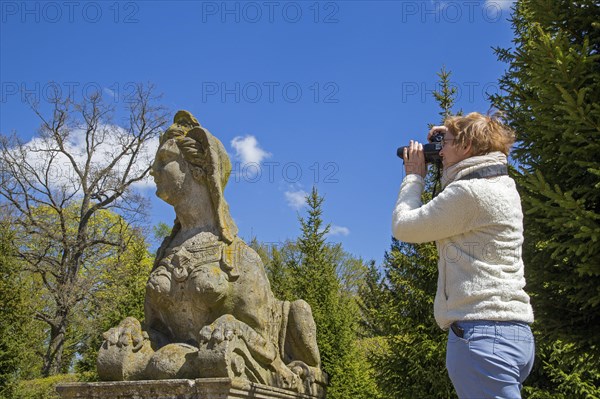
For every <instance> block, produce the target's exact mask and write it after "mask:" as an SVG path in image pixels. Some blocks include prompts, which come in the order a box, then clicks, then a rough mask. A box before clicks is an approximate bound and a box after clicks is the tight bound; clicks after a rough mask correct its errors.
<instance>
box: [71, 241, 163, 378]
mask: <svg viewBox="0 0 600 399" xmlns="http://www.w3.org/2000/svg"><path fill="white" fill-rule="evenodd" d="M131 233H132V235H131V237H130V239H129V241H128V245H127V247H126V250H125V251H124V252H123V253H122V254H120V255H119V256H118V257H116V258H114V259H109V262H108V263H109V264H107V265H106V267H105V268H104V269H103V273H102V274H101V276H100V278H99V279H98V285H99V286H100V287H101V288H100V289H99V290H98V291H97V293H96V295H95V296H94V298H93V301H90V302H88V303H87V306H88V309H87V310H86V311H85V312H84V314H85V315H88V317H86V318H85V320H84V322H85V323H86V325H87V327H88V328H87V329H86V330H85V334H84V335H83V336H82V337H81V341H80V345H79V347H78V352H80V353H81V354H82V357H81V359H80V360H79V361H78V362H77V364H76V367H75V369H76V371H77V374H78V376H79V378H80V379H81V380H84V381H95V380H97V378H98V376H97V374H96V358H97V355H98V349H99V348H100V345H101V344H102V335H101V334H102V332H104V331H107V330H108V329H110V328H111V327H114V326H116V325H118V324H119V323H120V322H121V321H122V320H123V319H125V318H126V317H129V316H132V317H135V318H137V319H138V320H143V319H144V298H145V294H146V281H147V280H148V276H149V275H150V272H151V270H152V264H153V259H154V257H153V256H152V255H151V254H150V252H149V251H148V245H147V243H146V241H145V240H144V237H142V235H141V234H140V232H138V231H132V232H131Z"/></svg>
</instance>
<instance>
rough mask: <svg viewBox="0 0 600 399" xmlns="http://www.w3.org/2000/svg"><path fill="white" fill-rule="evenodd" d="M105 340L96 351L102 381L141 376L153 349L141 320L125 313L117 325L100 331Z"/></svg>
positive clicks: (131, 378)
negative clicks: (126, 315) (103, 331)
mask: <svg viewBox="0 0 600 399" xmlns="http://www.w3.org/2000/svg"><path fill="white" fill-rule="evenodd" d="M102 336H103V338H104V342H103V343H102V347H101V348H100V350H99V351H98V358H97V368H98V375H99V377H100V379H101V380H103V381H124V380H137V379H143V378H144V375H143V373H144V370H145V368H146V365H147V364H148V360H149V359H150V357H151V356H152V354H153V353H154V351H153V350H152V347H151V345H150V340H149V339H148V334H147V333H146V332H145V331H142V326H141V325H140V322H139V321H138V320H137V319H135V318H133V317H128V318H126V319H125V320H123V321H122V322H121V323H120V324H119V325H118V326H117V327H114V328H111V329H110V330H108V331H107V332H105V333H104V334H102Z"/></svg>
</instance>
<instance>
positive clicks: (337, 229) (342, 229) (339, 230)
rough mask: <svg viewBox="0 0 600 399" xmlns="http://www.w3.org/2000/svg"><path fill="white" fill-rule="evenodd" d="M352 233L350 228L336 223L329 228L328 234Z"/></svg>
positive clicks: (345, 234)
mask: <svg viewBox="0 0 600 399" xmlns="http://www.w3.org/2000/svg"><path fill="white" fill-rule="evenodd" d="M348 234H350V229H349V228H347V227H343V226H336V225H334V224H332V225H331V227H330V228H329V233H327V235H328V236H347V235H348Z"/></svg>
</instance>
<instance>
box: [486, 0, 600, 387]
mask: <svg viewBox="0 0 600 399" xmlns="http://www.w3.org/2000/svg"><path fill="white" fill-rule="evenodd" d="M599 21H600V6H599V5H598V2H597V1H593V0H582V1H576V2H574V1H570V0H560V1H543V0H524V1H521V2H519V3H517V4H516V7H515V11H514V16H513V18H512V25H513V30H514V33H515V39H514V48H512V49H501V48H498V49H496V53H497V55H498V58H499V59H500V60H501V61H504V62H506V63H508V64H509V68H508V69H507V72H506V73H505V74H504V76H503V77H502V78H501V80H500V84H501V88H502V91H503V92H504V94H502V93H500V94H499V95H496V96H493V101H494V103H495V105H496V107H497V108H499V109H501V110H503V111H505V113H506V117H507V120H508V122H509V123H510V125H511V126H512V127H513V128H514V129H515V131H516V133H517V140H518V141H517V147H516V149H515V150H514V152H513V156H514V158H516V160H517V161H518V166H519V171H520V174H519V175H518V176H517V183H518V186H519V190H520V193H521V198H522V201H523V208H524V212H525V246H524V248H523V250H524V253H523V258H524V261H525V272H526V278H527V285H528V286H527V290H528V292H530V293H531V296H532V304H533V307H534V312H535V318H536V322H535V324H534V331H535V332H537V333H538V345H537V347H538V353H539V357H540V358H539V360H538V361H537V369H536V370H535V371H534V374H533V383H534V384H535V385H536V387H537V388H539V390H537V391H535V394H536V395H542V393H541V392H542V391H543V392H546V393H547V394H548V395H552V396H553V397H569V398H571V397H575V398H577V397H598V396H600V389H599V388H598V386H599V385H600V351H599V346H600V335H599V334H598V331H599V330H600V290H598V287H599V286H600V190H599V189H600V162H599V161H598V159H599V158H598V151H599V149H600V144H599V141H598V134H599V133H600V22H599ZM531 392H533V391H531ZM532 397H533V396H532ZM540 397H541V396H540Z"/></svg>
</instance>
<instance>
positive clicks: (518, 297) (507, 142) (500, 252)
mask: <svg viewBox="0 0 600 399" xmlns="http://www.w3.org/2000/svg"><path fill="white" fill-rule="evenodd" d="M438 133H442V134H443V135H444V138H443V142H442V149H441V151H440V156H441V158H442V164H443V170H444V173H443V176H442V192H441V193H440V194H439V195H438V196H437V197H436V198H434V199H433V200H431V201H430V202H428V203H427V204H425V205H423V204H422V202H421V194H422V193H423V189H424V186H425V181H424V178H425V174H426V171H427V168H426V165H425V158H424V154H423V146H422V144H420V143H418V142H416V141H412V140H411V142H410V145H409V146H408V148H407V149H405V152H404V159H405V160H406V162H405V170H406V177H405V178H404V180H403V182H402V186H401V188H400V194H399V195H398V200H397V202H396V206H395V208H394V212H393V223H392V230H393V234H394V237H396V238H397V239H398V240H401V241H405V242H412V243H421V242H428V241H435V242H436V246H437V249H438V254H439V262H438V271H439V275H438V284H437V293H436V297H435V304H434V315H435V319H436V321H437V323H438V324H439V326H440V327H441V328H442V329H444V330H449V333H448V343H447V351H446V367H447V369H448V373H449V375H450V379H451V380H452V383H453V385H454V387H455V389H456V391H457V393H458V396H459V397H460V398H520V397H521V394H520V390H521V387H522V383H523V381H524V380H525V378H527V376H528V375H529V373H530V371H531V368H532V366H533V358H534V342H533V336H532V334H531V329H530V328H529V324H531V323H532V322H533V311H532V308H531V305H530V303H529V296H528V295H527V294H526V293H525V291H524V290H523V288H524V286H525V278H524V272H523V261H522V259H521V246H522V244H523V213H522V211H521V202H520V197H519V194H518V193H517V190H516V187H515V183H514V181H513V180H512V179H511V178H510V177H509V176H508V174H507V169H506V165H507V155H508V152H509V149H510V147H511V145H512V144H513V142H514V139H515V138H514V133H513V132H512V131H511V130H510V129H509V128H507V127H506V126H504V125H503V124H502V123H500V122H499V121H498V120H497V118H495V117H490V116H485V115H481V114H479V113H475V112H474V113H471V114H469V115H467V116H457V117H450V118H448V119H446V121H445V123H444V126H435V127H434V128H432V129H431V131H430V132H429V138H431V136H432V135H434V134H438Z"/></svg>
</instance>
